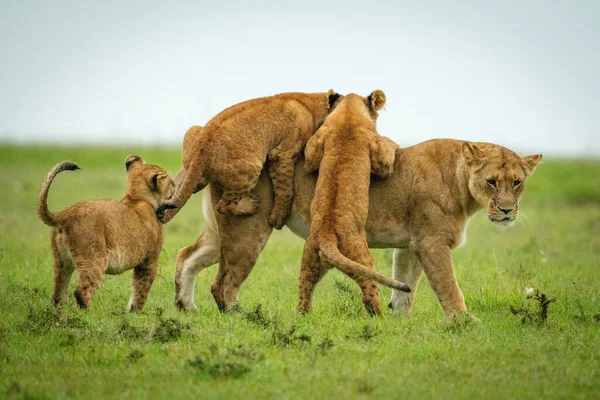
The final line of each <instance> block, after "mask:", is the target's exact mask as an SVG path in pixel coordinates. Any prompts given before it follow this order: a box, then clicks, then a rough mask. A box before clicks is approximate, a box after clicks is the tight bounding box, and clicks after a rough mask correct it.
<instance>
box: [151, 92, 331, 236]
mask: <svg viewBox="0 0 600 400" xmlns="http://www.w3.org/2000/svg"><path fill="white" fill-rule="evenodd" d="M339 97H340V95H339V94H337V93H335V92H334V91H333V90H329V91H328V92H323V93H282V94H278V95H275V96H270V97H263V98H259V99H253V100H248V101H245V102H243V103H240V104H236V105H234V106H232V107H229V108H228V109H226V110H224V111H222V112H221V113H219V114H217V115H216V116H215V117H214V118H213V119H211V120H210V121H209V122H208V123H207V124H206V125H205V126H204V127H203V128H201V127H199V126H193V127H191V128H190V129H189V130H188V132H187V133H186V135H185V140H184V144H183V155H182V163H183V168H184V172H182V175H179V176H180V177H183V179H182V181H181V185H180V186H179V187H178V189H177V191H176V193H175V195H174V196H173V198H172V199H171V200H170V201H168V202H166V203H165V204H163V205H161V206H160V208H159V210H158V212H157V215H158V216H159V218H161V219H162V220H163V222H165V223H166V222H168V221H169V220H170V219H171V218H173V217H174V216H175V214H176V213H177V212H178V211H179V209H181V207H183V206H184V205H185V203H186V202H187V201H188V200H189V198H190V197H191V196H192V194H194V193H196V192H198V191H200V190H202V189H204V188H205V187H206V186H207V185H208V184H209V183H211V184H214V185H216V186H219V187H221V188H222V189H223V195H222V197H221V199H220V201H219V202H218V204H217V206H216V209H217V211H218V212H220V213H222V214H231V215H249V214H253V213H254V212H255V211H256V209H257V208H258V196H256V194H255V193H254V192H253V190H254V188H255V186H256V184H257V183H258V178H259V177H260V174H261V171H262V169H263V166H264V165H265V163H266V162H267V161H268V163H267V167H268V169H269V175H270V176H271V179H272V180H273V189H274V196H275V197H274V203H273V208H272V210H271V215H270V217H269V223H270V224H271V226H273V227H275V228H276V229H281V228H282V227H283V225H285V221H286V219H287V217H288V215H289V213H290V210H291V207H292V200H293V196H294V193H293V186H294V185H293V183H292V182H293V179H294V167H295V161H296V159H297V158H298V156H299V155H300V154H301V152H302V150H303V149H304V146H305V145H306V142H307V141H308V139H309V138H310V137H311V136H312V135H313V133H314V132H315V131H316V130H317V129H318V128H319V126H321V124H322V123H323V121H324V120H325V117H326V116H327V114H329V111H330V109H331V108H332V106H333V104H334V103H335V101H336V100H337V99H338V98H339ZM170 209H173V211H167V212H166V213H165V211H166V210H170Z"/></svg>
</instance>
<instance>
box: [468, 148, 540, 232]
mask: <svg viewBox="0 0 600 400" xmlns="http://www.w3.org/2000/svg"><path fill="white" fill-rule="evenodd" d="M463 155H464V158H465V162H466V164H467V165H468V167H469V190H470V191H471V194H472V196H473V197H474V198H475V199H476V200H477V201H478V202H479V204H481V205H482V206H484V207H486V209H487V211H488V217H489V219H490V221H492V222H493V223H495V224H498V225H499V226H510V225H512V224H513V223H514V221H515V219H516V218H517V217H518V216H519V201H520V200H521V197H522V196H523V191H524V190H525V182H526V180H527V177H528V176H530V175H531V174H532V173H533V171H534V169H535V167H536V166H537V165H538V164H539V163H540V162H541V160H542V155H541V154H536V155H533V156H528V157H519V156H518V155H516V154H515V153H513V152H512V151H510V150H508V149H504V148H497V147H496V148H493V147H491V146H487V145H486V144H485V143H481V144H479V145H474V144H473V143H468V142H467V143H465V144H464V145H463Z"/></svg>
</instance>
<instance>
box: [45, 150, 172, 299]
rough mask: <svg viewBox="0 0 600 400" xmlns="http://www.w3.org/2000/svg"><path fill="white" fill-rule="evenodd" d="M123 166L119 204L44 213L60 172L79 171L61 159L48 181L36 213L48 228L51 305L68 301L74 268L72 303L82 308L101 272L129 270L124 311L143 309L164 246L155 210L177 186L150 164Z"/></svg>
mask: <svg viewBox="0 0 600 400" xmlns="http://www.w3.org/2000/svg"><path fill="white" fill-rule="evenodd" d="M125 168H126V169H127V180H128V185H127V191H126V192H125V195H124V196H123V198H122V199H121V201H120V202H117V201H114V200H94V201H84V202H80V203H75V204H73V205H72V206H70V207H68V208H67V209H65V210H63V211H59V212H50V211H49V210H48V204H47V200H48V190H49V189H50V184H51V183H52V181H53V180H54V177H55V176H56V175H57V174H59V173H60V172H62V171H65V170H69V171H75V170H78V169H79V167H78V166H77V164H75V163H73V162H71V161H63V162H61V163H59V164H57V165H56V166H55V167H54V168H53V169H52V170H51V171H50V173H49V174H48V176H47V177H46V180H45V181H44V183H43V185H42V188H41V189H40V194H39V197H38V203H37V211H38V215H39V217H40V219H41V220H42V222H44V223H45V224H46V225H48V226H50V227H52V231H51V245H52V255H53V256H54V295H53V300H54V304H55V305H60V304H63V303H65V302H66V301H67V289H68V287H69V281H70V280H71V275H72V274H73V271H74V270H75V268H77V272H78V274H79V280H78V282H77V288H76V289H75V299H76V300H77V304H78V305H79V307H81V308H85V309H87V308H90V307H91V305H92V297H94V293H96V290H98V287H99V286H100V282H101V281H102V277H103V276H104V274H110V275H116V274H120V273H122V272H123V271H126V270H129V269H133V270H134V271H133V277H132V283H133V292H132V294H131V298H130V300H129V306H128V310H129V311H139V310H141V309H142V307H144V303H145V302H146V298H147V296H148V292H149V290H150V287H151V286H152V282H153V281H154V277H155V276H156V267H157V261H158V256H159V254H160V251H161V248H162V243H163V232H162V223H161V222H160V221H159V220H158V218H156V209H157V208H158V205H159V204H161V203H163V202H164V201H167V200H168V199H170V198H171V196H172V195H173V193H174V192H175V184H174V183H173V181H172V180H171V178H170V177H169V175H168V174H167V173H166V172H165V170H163V169H162V168H160V167H158V166H156V165H148V164H146V163H145V162H144V160H142V159H141V158H140V157H138V156H135V155H130V156H129V157H127V159H126V160H125Z"/></svg>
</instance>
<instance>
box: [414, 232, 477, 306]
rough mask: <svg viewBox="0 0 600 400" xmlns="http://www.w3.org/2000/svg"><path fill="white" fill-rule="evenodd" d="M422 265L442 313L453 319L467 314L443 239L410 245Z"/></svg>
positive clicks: (448, 248) (426, 240)
mask: <svg viewBox="0 0 600 400" xmlns="http://www.w3.org/2000/svg"><path fill="white" fill-rule="evenodd" d="M411 246H412V248H413V250H414V251H415V252H416V253H417V254H418V256H419V258H420V259H421V263H422V264H423V269H424V271H425V275H426V276H427V279H428V280H429V284H430V285H431V288H432V289H433V291H434V292H435V295H436V296H437V298H438V301H439V303H440V305H441V306H442V310H444V313H445V314H446V315H447V316H449V317H453V316H456V315H458V314H463V313H466V312H467V306H466V305H465V298H464V296H463V294H462V292H461V290H460V288H459V287H458V282H457V281H456V276H455V275H454V266H453V265H452V255H451V253H450V247H449V246H448V245H446V244H444V241H443V239H436V238H426V239H423V240H421V241H419V242H417V243H411Z"/></svg>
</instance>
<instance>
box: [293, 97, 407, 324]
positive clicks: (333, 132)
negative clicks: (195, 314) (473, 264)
mask: <svg viewBox="0 0 600 400" xmlns="http://www.w3.org/2000/svg"><path fill="white" fill-rule="evenodd" d="M385 100H386V99H385V94H384V93H383V92H382V91H381V90H375V91H374V92H373V93H371V94H370V95H369V96H368V97H361V96H359V95H356V94H353V93H352V94H349V95H346V96H345V97H344V98H342V99H341V100H340V101H339V103H338V104H337V106H336V108H335V109H334V110H333V111H332V112H331V114H329V116H328V117H327V119H326V120H325V122H324V124H323V125H322V126H321V128H319V130H318V131H317V132H316V133H315V134H314V136H313V137H312V138H311V139H310V140H309V141H308V144H307V146H306V151H305V157H306V160H305V167H306V168H307V170H308V171H316V170H317V169H318V170H319V177H318V179H317V186H316V190H315V196H314V198H313V201H312V203H311V207H310V216H311V225H310V233H309V236H308V238H307V239H306V243H305V245H304V253H303V255H302V269H301V272H300V292H299V300H298V311H300V312H310V310H311V306H312V305H311V301H312V295H313V292H314V289H315V286H316V285H317V283H318V282H319V281H320V280H321V278H322V277H323V276H324V275H325V273H326V272H327V270H328V268H329V265H331V264H332V265H334V266H336V267H337V268H338V269H339V270H341V271H342V272H344V273H345V274H346V275H348V276H349V277H350V278H352V279H354V280H355V281H356V282H357V283H358V284H359V285H360V288H361V290H362V301H363V304H364V306H365V308H366V310H367V312H369V313H370V314H381V307H380V303H379V287H378V286H377V284H376V282H374V281H377V282H380V283H382V284H383V285H386V286H388V287H391V288H394V289H398V290H402V291H405V292H410V288H409V287H408V286H407V285H406V284H404V283H401V282H398V281H395V280H393V279H391V278H388V277H386V276H384V275H382V274H380V273H378V272H377V271H375V270H374V269H373V259H372V258H371V255H370V253H369V248H368V245H367V238H366V234H365V224H366V222H367V215H368V212H369V185H370V180H371V174H374V175H376V176H378V177H380V178H386V177H388V176H389V175H390V174H391V173H392V171H393V167H394V161H395V158H396V149H397V148H398V146H397V145H396V143H394V142H393V141H392V140H390V139H388V138H385V137H382V136H379V134H378V133H377V131H376V129H375V123H376V121H377V117H378V110H380V109H381V108H382V107H383V106H384V104H385Z"/></svg>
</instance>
